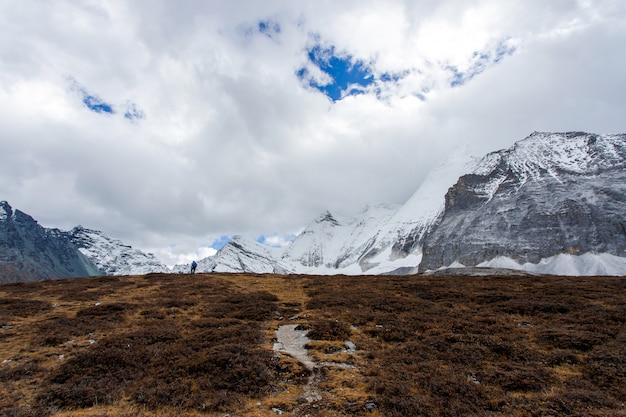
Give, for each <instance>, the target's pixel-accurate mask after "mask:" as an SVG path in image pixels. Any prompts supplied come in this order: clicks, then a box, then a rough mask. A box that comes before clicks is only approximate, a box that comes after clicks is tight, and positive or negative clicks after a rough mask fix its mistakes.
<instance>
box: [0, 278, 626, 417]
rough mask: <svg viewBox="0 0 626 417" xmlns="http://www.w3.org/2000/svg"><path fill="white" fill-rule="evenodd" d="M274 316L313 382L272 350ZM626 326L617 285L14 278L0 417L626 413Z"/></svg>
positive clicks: (0, 353) (624, 301) (7, 288)
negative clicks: (297, 336) (308, 359)
mask: <svg viewBox="0 0 626 417" xmlns="http://www.w3.org/2000/svg"><path fill="white" fill-rule="evenodd" d="M282 324H299V325H300V326H301V327H302V328H305V329H307V330H308V335H309V337H310V338H311V339H312V340H311V342H309V344H308V345H307V348H308V349H309V352H310V354H311V356H312V357H313V358H314V359H315V361H316V362H317V367H316V369H315V370H314V371H313V372H311V371H309V370H307V369H305V368H304V367H303V366H302V365H301V364H299V363H298V361H296V360H295V359H293V358H291V357H289V356H287V355H284V354H278V353H276V352H274V351H273V350H272V346H273V343H274V338H275V331H276V330H277V329H278V327H279V326H280V325H282ZM625 324H626V279H624V278H614V277H584V278H574V277H567V278H565V277H531V276H528V277H518V276H516V277H502V276H488V277H436V276H428V277H424V276H405V277H385V276H376V277H364V276H362V277H346V276H333V277H311V276H295V275H290V276H281V275H256V274H196V275H194V276H190V275H167V274H150V275H146V276H131V277H96V278H84V279H70V280H60V281H47V282H40V283H29V284H9V285H3V286H0V326H2V328H1V329H0V416H7V417H8V416H15V417H17V416H21V417H28V416H41V417H48V416H62V417H69V416H74V417H83V416H84V417H105V416H108V417H123V416H124V417H125V416H127V417H131V416H133V417H144V416H152V415H159V416H163V417H170V416H182V415H185V416H224V415H226V414H228V415H230V416H261V417H263V416H275V415H278V414H279V413H285V414H290V415H296V416H304V415H309V416H327V417H340V416H370V417H378V416H413V415H415V416H459V415H465V416H484V415H489V416H626V411H625V410H626V407H625V402H626V349H625V348H624V347H625V346H626V330H625V328H626V326H625ZM346 341H350V342H352V343H354V345H355V346H356V349H349V346H350V345H348V344H346Z"/></svg>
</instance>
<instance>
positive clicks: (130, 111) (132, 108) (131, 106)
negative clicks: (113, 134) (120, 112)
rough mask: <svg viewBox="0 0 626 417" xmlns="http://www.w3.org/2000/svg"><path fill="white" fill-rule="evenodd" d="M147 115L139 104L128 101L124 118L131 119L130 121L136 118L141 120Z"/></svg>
mask: <svg viewBox="0 0 626 417" xmlns="http://www.w3.org/2000/svg"><path fill="white" fill-rule="evenodd" d="M145 117H146V115H145V114H144V112H143V111H142V110H141V109H140V108H139V107H137V105H136V104H135V103H130V102H129V103H128V104H127V105H126V111H125V112H124V118H126V119H128V120H130V121H135V120H141V119H143V118H145Z"/></svg>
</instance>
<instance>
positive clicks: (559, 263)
mask: <svg viewBox="0 0 626 417" xmlns="http://www.w3.org/2000/svg"><path fill="white" fill-rule="evenodd" d="M476 266H479V267H487V268H507V269H516V270H523V271H526V272H532V273H537V274H552V275H569V276H593V275H610V276H626V258H623V257H620V256H615V255H611V254H608V253H599V254H597V253H591V252H588V253H585V254H583V255H570V254H563V253H562V254H559V255H556V256H551V257H549V258H544V259H542V260H541V261H539V263H536V264H533V263H530V262H527V263H525V264H523V265H520V264H519V263H517V262H516V261H514V260H513V259H511V258H507V257H504V256H499V257H497V258H494V259H492V260H490V261H486V262H482V263H480V264H478V265H476Z"/></svg>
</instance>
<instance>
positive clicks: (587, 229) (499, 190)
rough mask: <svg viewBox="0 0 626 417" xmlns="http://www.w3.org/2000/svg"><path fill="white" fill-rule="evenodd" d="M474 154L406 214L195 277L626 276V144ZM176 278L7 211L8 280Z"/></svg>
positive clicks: (316, 226)
mask: <svg viewBox="0 0 626 417" xmlns="http://www.w3.org/2000/svg"><path fill="white" fill-rule="evenodd" d="M468 154H469V152H467V150H465V149H463V150H460V151H459V152H457V153H455V154H454V155H451V156H450V157H449V158H448V159H447V160H446V161H444V162H443V163H442V164H441V165H440V166H438V167H437V168H435V169H434V170H433V171H432V172H431V174H430V175H429V176H428V177H427V178H426V180H425V181H424V182H423V183H422V184H421V185H420V186H419V188H418V189H417V191H416V192H415V194H414V195H413V196H412V197H411V198H410V199H409V200H408V201H407V202H406V203H405V204H404V205H401V206H393V205H385V204H378V205H370V206H368V207H365V208H364V209H363V210H362V211H361V212H360V213H358V214H357V215H356V216H354V217H352V218H339V217H337V216H335V215H333V214H332V213H330V212H328V211H327V212H324V213H322V214H321V215H320V216H318V218H316V219H314V220H313V222H311V224H309V226H308V227H307V228H306V229H305V230H304V231H303V232H302V233H301V234H300V235H298V236H297V237H296V239H295V240H294V241H293V242H292V243H291V244H290V245H288V246H287V247H285V248H272V247H268V246H266V245H263V244H260V243H258V242H255V241H252V240H250V239H246V238H244V237H240V236H236V237H234V238H233V239H232V240H231V241H230V242H228V243H227V244H226V245H225V246H224V247H223V248H222V249H220V250H219V251H218V252H217V253H216V254H215V255H213V256H211V257H208V258H205V259H202V260H200V261H199V262H198V264H199V265H198V269H197V270H198V272H211V271H215V272H254V273H281V274H289V273H300V274H349V275H360V274H411V273H417V272H422V273H429V272H433V271H439V272H442V271H450V270H451V269H455V268H463V267H479V268H507V269H514V270H524V271H529V272H535V273H551V274H560V275H626V135H624V134H620V135H595V134H589V133H582V132H569V133H537V132H536V133H533V134H532V135H530V136H529V137H527V138H526V139H523V140H521V141H519V142H517V143H516V144H515V145H514V146H513V147H511V148H510V149H506V150H502V151H498V152H494V153H491V154H488V155H486V156H485V157H483V158H481V159H478V158H471V157H469V156H468ZM188 268H189V266H188V265H177V266H175V267H174V268H173V270H172V272H187V271H188ZM168 271H170V270H169V269H168V268H167V267H166V266H165V265H163V264H162V263H161V262H159V261H158V260H157V259H156V258H155V257H154V255H151V254H146V253H144V252H141V251H140V250H137V249H133V248H131V247H130V246H127V245H124V244H123V243H122V242H121V241H119V240H115V239H111V238H109V237H107V236H106V235H105V234H104V233H102V232H99V231H95V230H89V229H85V228H83V227H80V226H79V227H76V228H74V229H72V230H71V231H69V232H64V231H60V230H58V229H46V228H43V227H42V226H40V225H38V224H37V222H36V221H35V220H34V219H32V218H31V217H30V216H28V215H27V214H25V213H22V212H21V211H19V210H15V211H14V210H13V209H12V208H11V206H10V205H9V204H8V203H7V202H0V282H15V281H27V280H40V279H54V278H61V277H77V276H87V275H125V274H144V273H148V272H168Z"/></svg>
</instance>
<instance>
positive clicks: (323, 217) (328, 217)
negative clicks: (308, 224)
mask: <svg viewBox="0 0 626 417" xmlns="http://www.w3.org/2000/svg"><path fill="white" fill-rule="evenodd" d="M313 223H314V224H320V223H321V224H328V225H331V226H339V224H340V223H339V222H338V221H337V219H336V218H335V216H333V215H332V214H331V212H330V211H328V210H326V211H325V212H323V213H322V214H320V215H319V216H318V217H317V218H316V219H315V220H314V221H313Z"/></svg>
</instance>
